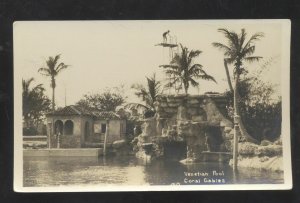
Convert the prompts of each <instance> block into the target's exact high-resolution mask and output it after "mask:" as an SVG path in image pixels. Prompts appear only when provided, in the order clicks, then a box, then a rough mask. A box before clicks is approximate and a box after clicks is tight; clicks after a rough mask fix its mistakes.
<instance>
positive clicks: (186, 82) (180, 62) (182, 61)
mask: <svg viewBox="0 0 300 203" xmlns="http://www.w3.org/2000/svg"><path fill="white" fill-rule="evenodd" d="M180 47H181V52H180V53H176V54H175V56H174V58H173V59H172V61H171V63H170V65H162V66H160V67H163V68H165V69H166V71H165V72H166V74H167V75H169V76H170V82H169V83H168V84H167V85H166V86H167V87H172V86H176V84H179V86H178V89H182V87H183V88H184V91H185V93H186V94H187V93H188V89H189V87H190V84H191V85H192V86H193V87H198V86H199V82H197V81H196V79H203V80H209V81H214V82H216V80H215V79H214V77H212V76H210V75H209V74H207V73H206V72H205V71H204V70H203V66H202V65H201V64H197V63H195V64H194V63H193V60H194V58H196V57H197V56H199V55H200V54H201V53H202V51H200V50H191V51H189V50H188V48H186V47H184V46H182V44H180Z"/></svg>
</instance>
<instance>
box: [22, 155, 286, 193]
mask: <svg viewBox="0 0 300 203" xmlns="http://www.w3.org/2000/svg"><path fill="white" fill-rule="evenodd" d="M213 171H215V172H217V173H219V174H216V173H215V174H214V172H213ZM236 183H239V184H244V183H247V184H258V183H264V184H267V183H283V173H276V172H266V171H260V170H252V169H251V170H249V169H244V170H241V169H240V170H239V172H238V173H236V174H233V172H232V169H231V168H230V167H229V166H228V165H225V164H218V163H197V164H190V165H183V164H181V163H179V162H176V161H173V162H172V161H165V160H156V161H152V162H151V163H145V162H143V161H141V160H138V159H136V158H135V157H122V158H120V157H110V158H106V159H103V158H99V159H98V158H86V157H24V186H25V187H26V186H29V187H30V186H35V187H36V186H58V185H72V186H74V185H108V184H110V185H140V184H143V185H170V184H181V185H196V184H201V185H203V184H236Z"/></svg>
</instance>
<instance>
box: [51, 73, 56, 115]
mask: <svg viewBox="0 0 300 203" xmlns="http://www.w3.org/2000/svg"><path fill="white" fill-rule="evenodd" d="M51 87H52V111H54V110H55V79H54V77H52V78H51Z"/></svg>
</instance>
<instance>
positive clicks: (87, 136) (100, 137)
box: [46, 105, 126, 148]
mask: <svg viewBox="0 0 300 203" xmlns="http://www.w3.org/2000/svg"><path fill="white" fill-rule="evenodd" d="M46 117H47V135H48V146H50V148H57V145H58V143H59V145H60V148H81V147H99V146H100V145H101V143H103V142H104V137H105V133H107V143H112V142H114V141H116V140H120V139H124V137H125V132H126V119H125V118H123V117H122V116H121V115H119V114H117V113H114V112H103V111H90V110H87V109H84V108H82V107H79V106H74V105H71V106H66V107H64V108H62V109H59V110H56V111H54V112H51V113H49V114H47V116H46ZM53 123H54V125H53ZM58 139H59V140H58Z"/></svg>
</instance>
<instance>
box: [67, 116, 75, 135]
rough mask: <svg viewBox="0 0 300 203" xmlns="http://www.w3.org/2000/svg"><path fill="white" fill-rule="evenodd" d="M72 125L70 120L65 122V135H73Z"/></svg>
mask: <svg viewBox="0 0 300 203" xmlns="http://www.w3.org/2000/svg"><path fill="white" fill-rule="evenodd" d="M73 128H74V124H73V122H72V121H71V120H67V121H66V122H65V135H73Z"/></svg>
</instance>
